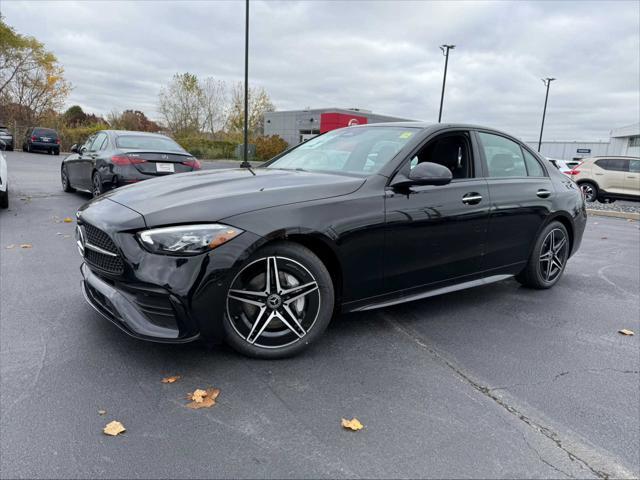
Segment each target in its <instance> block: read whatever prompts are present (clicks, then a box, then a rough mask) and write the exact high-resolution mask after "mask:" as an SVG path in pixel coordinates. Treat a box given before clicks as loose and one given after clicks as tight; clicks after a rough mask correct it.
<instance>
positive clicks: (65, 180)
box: [60, 166, 76, 193]
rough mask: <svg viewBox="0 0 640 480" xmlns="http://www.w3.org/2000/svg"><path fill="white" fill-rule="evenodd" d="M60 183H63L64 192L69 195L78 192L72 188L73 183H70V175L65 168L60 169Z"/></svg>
mask: <svg viewBox="0 0 640 480" xmlns="http://www.w3.org/2000/svg"><path fill="white" fill-rule="evenodd" d="M60 182H61V183H62V190H63V191H65V192H68V193H70V192H75V191H76V189H75V188H73V187H72V186H71V183H70V182H69V174H68V173H67V168H66V167H64V166H63V167H62V168H61V169H60Z"/></svg>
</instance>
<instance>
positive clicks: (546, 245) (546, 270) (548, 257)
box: [539, 228, 569, 282]
mask: <svg viewBox="0 0 640 480" xmlns="http://www.w3.org/2000/svg"><path fill="white" fill-rule="evenodd" d="M568 245H569V244H568V242H567V236H566V234H565V233H564V232H563V231H562V230H560V229H559V228H554V229H553V230H551V231H550V232H549V233H548V234H547V236H546V237H545V238H544V241H543V242H542V248H541V251H540V257H539V266H540V273H541V275H542V278H543V279H544V280H545V281H546V282H553V281H554V280H555V279H556V278H558V276H559V275H560V274H561V273H562V270H563V269H564V264H565V262H566V261H567V252H568V248H567V247H568Z"/></svg>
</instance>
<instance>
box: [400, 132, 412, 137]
mask: <svg viewBox="0 0 640 480" xmlns="http://www.w3.org/2000/svg"><path fill="white" fill-rule="evenodd" d="M411 135H413V132H402V133H401V134H400V138H411Z"/></svg>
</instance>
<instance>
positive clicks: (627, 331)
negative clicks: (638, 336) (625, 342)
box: [618, 328, 635, 336]
mask: <svg viewBox="0 0 640 480" xmlns="http://www.w3.org/2000/svg"><path fill="white" fill-rule="evenodd" d="M618 333H621V334H622V335H629V336H630V335H635V332H634V331H633V330H627V329H626V328H623V329H622V330H618Z"/></svg>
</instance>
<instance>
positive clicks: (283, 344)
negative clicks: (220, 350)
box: [223, 242, 334, 359]
mask: <svg viewBox="0 0 640 480" xmlns="http://www.w3.org/2000/svg"><path fill="white" fill-rule="evenodd" d="M274 266H275V268H274ZM274 271H277V272H278V275H277V277H276V275H273V272H274ZM268 273H271V275H268ZM267 276H269V277H270V279H271V280H270V281H269V283H267ZM276 278H277V279H278V283H276ZM278 287H280V288H279V289H278ZM305 287H306V288H305ZM265 292H267V293H265ZM225 303H226V304H225V313H224V316H223V327H224V331H225V337H226V342H227V344H228V345H229V346H231V347H232V348H233V349H234V350H236V351H237V352H239V353H241V354H243V355H246V356H248V357H253V358H263V359H275V358H286V357H290V356H293V355H296V354H298V353H300V352H301V351H302V350H304V349H306V348H307V347H308V346H309V345H310V344H312V343H313V342H315V341H316V340H317V339H318V338H319V337H320V336H321V335H322V333H323V332H324V330H325V329H326V328H327V326H328V325H329V322H330V321H331V317H332V315H333V306H334V289H333V282H332V281H331V276H330V275H329V272H328V271H327V268H326V267H325V265H324V264H323V263H322V261H321V260H320V259H319V258H318V257H317V256H316V255H315V254H314V253H313V252H312V251H311V250H309V249H308V248H306V247H303V246H302V245H299V244H296V243H290V242H277V243H273V244H271V245H267V246H266V247H264V248H262V249H260V250H258V251H257V252H256V253H255V254H254V255H252V256H251V258H249V260H247V261H246V262H245V263H244V264H243V265H242V266H241V267H240V268H239V269H238V271H237V272H236V275H235V277H234V278H233V280H232V281H231V283H230V284H229V287H228V291H227V298H226V302H225Z"/></svg>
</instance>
